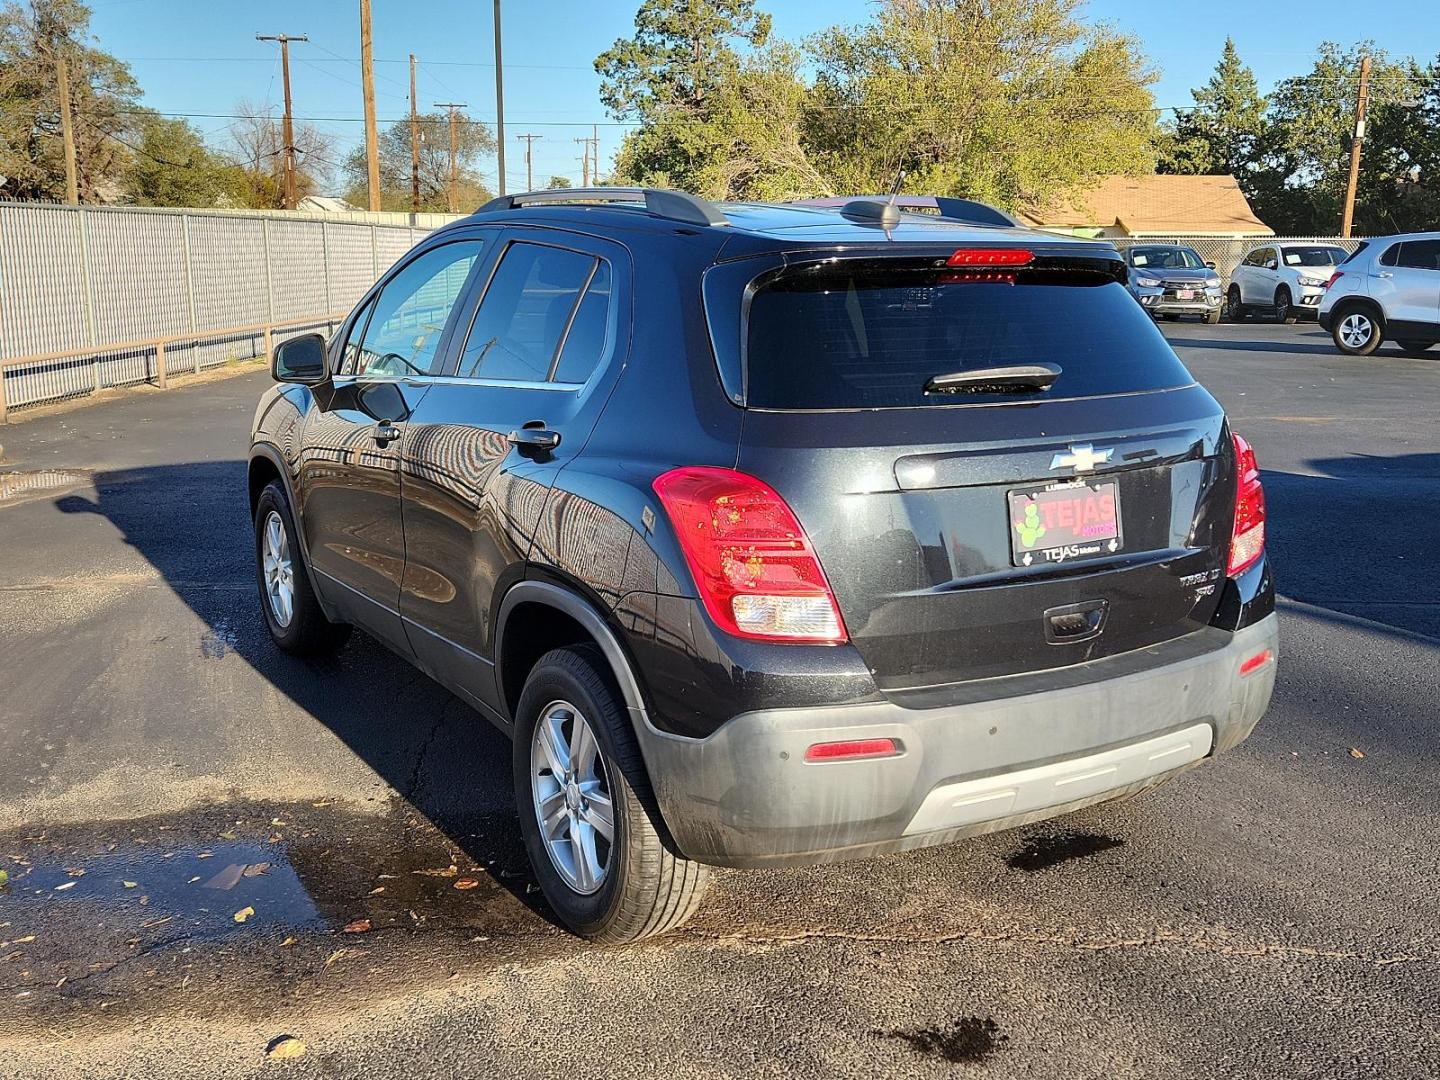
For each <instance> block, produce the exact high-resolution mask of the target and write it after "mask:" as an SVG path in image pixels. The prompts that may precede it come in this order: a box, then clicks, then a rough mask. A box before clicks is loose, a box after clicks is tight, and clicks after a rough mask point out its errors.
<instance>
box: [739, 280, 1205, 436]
mask: <svg viewBox="0 0 1440 1080" xmlns="http://www.w3.org/2000/svg"><path fill="white" fill-rule="evenodd" d="M1037 276H1039V275H1037V274H1036V273H1035V272H1021V273H1020V274H1019V275H1017V276H1016V281H1015V282H1013V283H1011V282H1007V281H977V280H955V279H956V278H957V277H960V275H954V274H946V273H944V272H928V273H916V272H913V271H911V272H905V273H894V272H877V271H874V270H869V269H861V270H854V271H847V270H846V269H843V268H836V269H834V270H830V271H827V272H825V273H806V274H802V275H790V276H782V277H779V278H777V279H776V280H774V281H772V282H771V283H770V284H768V285H764V286H762V287H761V288H760V289H759V290H758V291H757V292H756V293H755V295H754V298H753V299H752V301H751V305H750V313H749V324H748V330H747V333H746V352H745V361H746V392H745V400H746V404H747V405H749V406H750V407H752V408H771V409H855V408H861V409H865V408H869V409H877V408H879V409H883V408H903V407H911V406H918V405H966V404H976V403H981V402H991V401H1022V400H1035V401H1040V400H1050V399H1054V398H1075V397H1089V396H1093V395H1097V394H1117V393H1130V392H1135V391H1144V390H1160V389H1168V388H1171V387H1176V386H1186V385H1189V384H1190V382H1192V381H1193V380H1192V379H1191V377H1190V374H1189V373H1188V372H1187V371H1186V370H1185V368H1184V366H1183V365H1182V364H1181V363H1180V361H1179V359H1177V358H1176V356H1175V353H1174V351H1173V350H1171V348H1170V346H1169V344H1168V343H1167V342H1166V341H1165V338H1164V337H1163V336H1162V335H1161V333H1160V331H1159V330H1158V329H1156V327H1155V324H1154V322H1153V320H1152V319H1151V318H1150V316H1149V315H1148V314H1146V313H1145V312H1144V311H1143V310H1142V309H1141V308H1140V305H1139V304H1137V303H1136V302H1135V299H1134V298H1133V297H1132V296H1131V295H1130V294H1129V293H1128V292H1127V291H1126V290H1125V286H1124V285H1121V284H1120V283H1118V282H1116V281H1115V280H1113V278H1112V279H1108V280H1107V279H1106V278H1103V277H1101V276H1100V275H1098V274H1095V275H1083V276H1082V275H1073V274H1072V275H1065V276H1063V277H1061V278H1059V280H1060V281H1063V282H1065V283H1051V282H1050V281H1044V282H1041V281H1035V280H1032V279H1033V278H1035V277H1037ZM1052 278H1053V276H1052ZM1034 363H1050V364H1057V365H1059V367H1060V368H1061V374H1060V376H1059V378H1057V379H1056V380H1055V382H1054V384H1053V385H1051V387H1050V388H1049V389H1048V390H1044V391H1041V392H1033V391H1031V392H1024V391H1022V392H1019V393H1014V392H1012V393H1008V394H1007V393H995V392H989V393H943V392H941V393H933V392H932V393H927V392H926V390H925V385H926V383H927V382H928V381H929V380H930V379H931V378H933V377H935V376H939V375H945V374H949V373H954V372H963V371H972V370H976V369H980V368H988V367H995V366H1001V365H1018V364H1034Z"/></svg>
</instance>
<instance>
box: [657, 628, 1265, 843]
mask: <svg viewBox="0 0 1440 1080" xmlns="http://www.w3.org/2000/svg"><path fill="white" fill-rule="evenodd" d="M1200 633H1202V634H1204V635H1206V640H1207V641H1210V642H1213V644H1214V647H1213V648H1209V649H1206V650H1198V651H1197V650H1195V649H1194V640H1198V639H1193V640H1192V639H1182V642H1177V643H1175V646H1176V647H1175V648H1171V649H1168V650H1167V648H1166V647H1165V646H1160V647H1156V649H1154V650H1153V653H1154V666H1151V667H1141V668H1139V669H1136V667H1135V665H1134V664H1133V662H1132V661H1133V656H1131V657H1127V658H1126V661H1125V664H1126V666H1125V667H1122V668H1120V669H1119V671H1118V672H1117V673H1116V674H1113V675H1109V676H1108V677H1107V676H1106V673H1105V669H1104V668H1103V667H1102V668H1100V669H1099V670H1097V671H1096V672H1095V678H1094V679H1093V681H1088V682H1083V683H1079V684H1075V683H1073V681H1072V682H1069V683H1066V682H1062V681H1061V680H1059V679H1058V678H1057V679H1055V680H1046V679H1040V680H1039V683H1040V686H1039V687H1038V688H1037V689H1036V690H1035V692H1030V693H1024V694H1019V695H1016V696H1012V697H1006V698H1003V699H998V700H984V701H972V702H967V703H964V704H956V705H949V706H943V707H939V708H925V709H911V708H905V707H903V706H901V705H897V704H895V703H893V702H884V701H882V702H873V703H868V704H863V705H846V706H834V707H828V708H818V709H774V710H768V711H762V712H753V713H746V714H744V715H742V716H737V717H736V718H735V719H733V720H731V721H730V722H729V723H728V724H726V725H725V726H724V727H722V728H721V729H720V730H719V731H717V732H716V733H715V734H714V735H711V736H710V737H709V738H707V739H703V740H695V739H682V738H677V737H674V736H670V735H665V734H663V733H661V732H658V731H656V730H655V729H654V728H651V727H649V726H648V724H646V723H645V722H644V721H643V719H641V718H639V717H637V725H636V727H637V734H638V735H639V737H640V746H641V751H642V753H643V755H644V757H645V762H646V766H647V768H648V771H649V774H650V778H651V782H652V785H653V788H654V792H655V798H656V802H657V804H658V809H659V811H660V813H661V815H662V816H663V817H664V820H665V824H666V826H667V828H668V830H669V832H670V835H671V837H672V838H673V839H674V842H675V844H676V846H677V847H678V848H679V850H680V851H682V852H684V853H685V854H686V855H688V856H690V857H691V858H693V859H697V860H699V861H701V862H710V863H716V864H719V865H724V866H764V865H774V864H788V863H807V862H825V861H833V860H836V859H843V858H854V857H857V856H860V855H868V854H878V853H882V852H885V851H894V850H901V849H904V848H911V847H919V846H923V845H925V844H931V843H943V842H945V841H948V840H951V839H955V838H958V837H959V836H962V835H972V834H974V833H978V832H989V831H994V830H996V829H1000V828H1008V827H1010V826H1012V825H1017V824H1022V823H1024V822H1026V821H1034V820H1039V819H1040V818H1044V817H1047V816H1050V815H1052V814H1056V813H1061V812H1064V811H1066V810H1069V809H1074V808H1076V807H1078V806H1083V805H1087V804H1089V803H1094V802H1100V801H1103V800H1105V799H1109V798H1114V797H1116V796H1118V795H1121V794H1125V793H1128V792H1131V791H1136V790H1141V789H1143V788H1145V787H1148V786H1151V785H1153V784H1155V783H1158V782H1159V781H1160V780H1161V779H1163V778H1164V777H1165V776H1167V775H1170V774H1171V773H1174V772H1176V771H1178V770H1181V769H1184V768H1187V767H1190V766H1192V765H1194V764H1195V763H1196V762H1198V761H1201V760H1203V759H1204V758H1206V757H1207V756H1213V755H1214V754H1217V753H1220V752H1222V751H1224V750H1228V749H1230V748H1231V747H1233V746H1235V745H1236V744H1238V743H1240V742H1241V741H1243V740H1244V739H1245V738H1246V737H1247V736H1248V735H1249V734H1250V731H1251V730H1252V729H1253V728H1254V726H1255V724H1256V722H1257V721H1258V720H1259V719H1260V717H1261V715H1262V714H1263V713H1264V712H1265V709H1266V707H1267V706H1268V705H1269V702H1270V694H1271V691H1272V689H1273V687H1274V682H1275V661H1276V656H1277V655H1278V632H1277V629H1276V620H1275V617H1274V616H1273V615H1271V616H1269V617H1267V618H1265V619H1263V620H1261V621H1260V622H1259V623H1256V624H1255V625H1254V626H1249V627H1246V628H1245V629H1243V630H1240V631H1238V632H1236V633H1234V634H1230V633H1226V632H1225V631H1220V630H1213V629H1212V630H1205V631H1201V632H1200ZM1185 642H1189V644H1186V645H1185V649H1184V650H1182V649H1181V648H1180V646H1181V645H1182V644H1185ZM1266 649H1269V650H1270V654H1271V658H1270V659H1269V660H1268V661H1266V662H1264V663H1263V664H1262V665H1261V666H1259V667H1258V668H1257V669H1255V670H1253V671H1250V672H1248V673H1247V674H1245V675H1243V676H1242V675H1241V674H1240V663H1241V661H1242V660H1245V659H1248V658H1250V657H1253V656H1256V655H1257V654H1259V653H1261V652H1263V651H1264V650H1266ZM1176 654H1179V656H1180V658H1178V659H1168V658H1169V657H1170V656H1174V655H1176ZM1118 659H1119V658H1117V660H1118ZM1106 663H1107V661H1098V662H1097V664H1099V665H1105V664H1106ZM1112 670H1114V669H1112ZM1046 682H1049V683H1050V684H1051V685H1049V686H1046V685H1045V683H1046ZM871 738H889V739H894V740H896V742H898V743H899V744H900V746H902V747H903V753H901V754H899V755H897V756H894V757H887V758H880V759H871V760H862V761H839V762H827V763H822V764H813V763H807V762H806V761H805V751H806V749H807V748H808V747H810V746H811V745H812V744H814V743H817V742H829V741H836V740H848V739H871Z"/></svg>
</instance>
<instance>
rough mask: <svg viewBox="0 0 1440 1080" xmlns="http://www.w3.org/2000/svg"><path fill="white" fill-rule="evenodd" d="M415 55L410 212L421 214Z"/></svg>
mask: <svg viewBox="0 0 1440 1080" xmlns="http://www.w3.org/2000/svg"><path fill="white" fill-rule="evenodd" d="M415 108H416V106H415V54H414V53H413V52H412V53H411V54H410V212H411V213H412V214H418V213H419V212H420V118H419V116H418V114H417V113H416V112H415Z"/></svg>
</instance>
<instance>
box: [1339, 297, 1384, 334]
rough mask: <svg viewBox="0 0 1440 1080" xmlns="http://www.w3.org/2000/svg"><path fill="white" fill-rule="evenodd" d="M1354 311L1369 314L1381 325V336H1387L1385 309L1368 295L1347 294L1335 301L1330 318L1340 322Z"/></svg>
mask: <svg viewBox="0 0 1440 1080" xmlns="http://www.w3.org/2000/svg"><path fill="white" fill-rule="evenodd" d="M1352 311H1363V312H1365V314H1367V315H1369V316H1370V317H1371V318H1372V319H1374V320H1375V322H1376V324H1377V325H1378V326H1379V327H1380V336H1381V337H1382V338H1383V337H1384V336H1385V333H1386V329H1387V328H1386V325H1385V309H1384V308H1382V307H1381V306H1380V305H1379V304H1378V303H1376V302H1375V301H1374V300H1372V299H1371V298H1370V297H1368V296H1347V297H1344V298H1343V299H1341V300H1337V301H1335V306H1334V307H1332V308H1331V309H1330V320H1331V322H1332V323H1335V322H1338V321H1339V320H1340V319H1343V318H1344V317H1345V316H1346V315H1348V314H1350V313H1351V312H1352Z"/></svg>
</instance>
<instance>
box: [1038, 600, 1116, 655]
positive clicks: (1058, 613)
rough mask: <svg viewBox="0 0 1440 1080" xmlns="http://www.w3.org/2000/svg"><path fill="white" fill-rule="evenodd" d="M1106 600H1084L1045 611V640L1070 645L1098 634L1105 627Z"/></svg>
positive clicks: (1108, 608)
mask: <svg viewBox="0 0 1440 1080" xmlns="http://www.w3.org/2000/svg"><path fill="white" fill-rule="evenodd" d="M1109 610H1110V602H1109V601H1108V600H1084V601H1082V602H1080V603H1078V604H1066V605H1064V606H1063V607H1053V608H1050V609H1049V610H1048V611H1046V612H1045V616H1044V618H1045V640H1046V641H1048V642H1049V643H1050V644H1051V645H1070V644H1073V643H1074V642H1077V641H1089V640H1090V639H1091V638H1097V637H1099V636H1100V631H1102V630H1103V629H1105V615H1106V613H1107V612H1108V611H1109Z"/></svg>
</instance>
